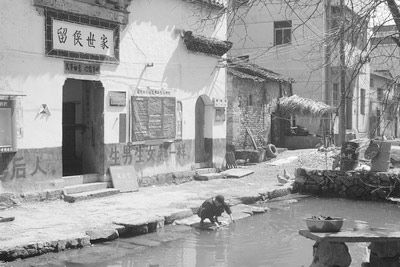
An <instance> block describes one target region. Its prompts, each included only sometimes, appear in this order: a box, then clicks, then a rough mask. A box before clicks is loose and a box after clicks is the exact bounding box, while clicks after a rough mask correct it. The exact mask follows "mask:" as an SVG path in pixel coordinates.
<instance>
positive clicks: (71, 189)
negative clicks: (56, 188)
mask: <svg viewBox="0 0 400 267" xmlns="http://www.w3.org/2000/svg"><path fill="white" fill-rule="evenodd" d="M107 187H108V183H101V182H98V183H88V184H77V185H70V186H66V187H64V194H65V195H70V194H77V193H82V192H88V191H95V190H100V189H106V188H107Z"/></svg>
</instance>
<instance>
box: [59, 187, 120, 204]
mask: <svg viewBox="0 0 400 267" xmlns="http://www.w3.org/2000/svg"><path fill="white" fill-rule="evenodd" d="M118 193H119V190H118V189H115V188H106V189H101V190H95V191H89V192H82V193H76V194H69V195H64V201H66V202H70V203H73V202H76V201H82V200H86V199H92V198H99V197H106V196H112V195H115V194H118Z"/></svg>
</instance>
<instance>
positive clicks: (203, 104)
mask: <svg viewBox="0 0 400 267" xmlns="http://www.w3.org/2000/svg"><path fill="white" fill-rule="evenodd" d="M211 107H212V102H211V100H210V99H209V98H208V97H207V96H200V97H199V98H198V99H197V101H196V107H195V113H196V115H195V121H196V123H195V163H196V167H197V168H206V167H211V166H212V125H211V118H210V117H209V116H210V114H211V112H210V109H211ZM206 114H208V116H206Z"/></svg>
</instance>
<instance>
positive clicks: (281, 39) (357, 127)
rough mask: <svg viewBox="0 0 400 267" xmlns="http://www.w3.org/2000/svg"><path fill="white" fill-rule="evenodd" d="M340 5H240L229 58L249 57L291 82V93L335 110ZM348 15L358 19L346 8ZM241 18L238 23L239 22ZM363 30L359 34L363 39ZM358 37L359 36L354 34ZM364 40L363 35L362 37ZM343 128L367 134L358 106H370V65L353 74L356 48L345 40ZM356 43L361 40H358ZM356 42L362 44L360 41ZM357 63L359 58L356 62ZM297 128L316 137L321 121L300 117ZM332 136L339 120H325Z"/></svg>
mask: <svg viewBox="0 0 400 267" xmlns="http://www.w3.org/2000/svg"><path fill="white" fill-rule="evenodd" d="M338 2H339V1H290V2H288V3H290V4H285V3H283V2H282V1H269V2H268V3H264V2H262V3H253V2H251V3H252V4H250V2H249V4H242V5H241V7H240V8H238V12H237V13H236V15H235V17H234V18H231V20H230V22H231V23H230V25H232V28H231V29H230V32H231V36H230V37H229V38H230V40H231V41H232V42H233V44H234V46H233V48H232V50H231V51H230V55H232V56H234V57H238V56H245V55H248V56H249V59H250V61H251V62H253V63H256V64H258V65H260V66H262V67H265V68H269V69H272V70H274V71H276V72H278V73H282V74H283V75H285V76H288V77H292V78H293V79H294V80H295V83H294V84H293V94H296V95H299V96H301V97H305V98H309V99H312V100H315V101H320V102H324V103H326V104H329V105H333V106H337V105H338V104H339V100H340V83H339V81H340V79H339V78H340V77H339V72H338V70H339V66H340V62H339V45H338V40H337V39H334V37H335V36H336V37H337V36H338V34H337V30H338V29H337V26H338V25H339V24H338V22H339V21H340V9H339V7H338ZM345 13H346V16H356V14H355V13H354V11H352V10H350V9H348V8H346V10H345ZM238 18H240V19H238ZM366 30H367V29H366V28H365V29H361V30H360V32H361V33H362V34H364V33H366ZM357 36H358V35H357ZM361 36H363V35H361ZM344 39H345V52H344V53H345V57H346V68H347V71H346V73H347V75H346V91H347V92H348V94H347V95H348V97H347V100H346V114H347V118H346V119H347V125H346V128H347V129H348V131H350V132H354V133H356V134H357V136H359V137H362V136H366V135H367V134H368V114H367V113H368V110H367V113H365V114H363V113H362V112H361V110H360V109H361V108H360V105H361V103H368V99H363V100H361V98H362V96H364V95H365V96H368V92H369V66H368V63H367V62H365V63H363V66H362V67H361V71H359V72H356V74H355V75H354V73H355V72H354V70H358V68H356V67H355V66H354V65H355V62H354V59H355V58H357V55H360V53H361V52H360V51H361V50H360V47H361V46H362V45H360V44H358V43H357V44H351V41H349V38H348V36H345V38H344ZM360 39H362V40H363V39H364V38H363V37H360ZM356 42H360V41H359V39H357V40H356ZM358 58H359V57H358ZM296 123H297V124H298V125H301V126H303V127H306V128H307V129H308V131H309V132H310V133H313V134H318V133H320V131H321V129H322V128H326V127H322V126H321V123H322V121H321V120H312V121H310V120H309V119H308V118H304V117H301V116H297V117H296ZM326 123H329V124H330V125H331V126H330V128H331V131H333V132H334V133H335V134H337V133H338V118H337V117H335V116H334V119H333V121H331V120H330V119H329V122H326Z"/></svg>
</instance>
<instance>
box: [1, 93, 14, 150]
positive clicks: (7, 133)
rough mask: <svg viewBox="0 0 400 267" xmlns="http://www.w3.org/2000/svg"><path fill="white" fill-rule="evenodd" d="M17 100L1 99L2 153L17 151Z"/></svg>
mask: <svg viewBox="0 0 400 267" xmlns="http://www.w3.org/2000/svg"><path fill="white" fill-rule="evenodd" d="M14 106H15V102H14V101H12V100H0V125H1V127H0V153H3V152H12V151H15V147H14V145H15V136H14V134H15V118H14V115H15V112H14V111H13V109H14Z"/></svg>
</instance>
